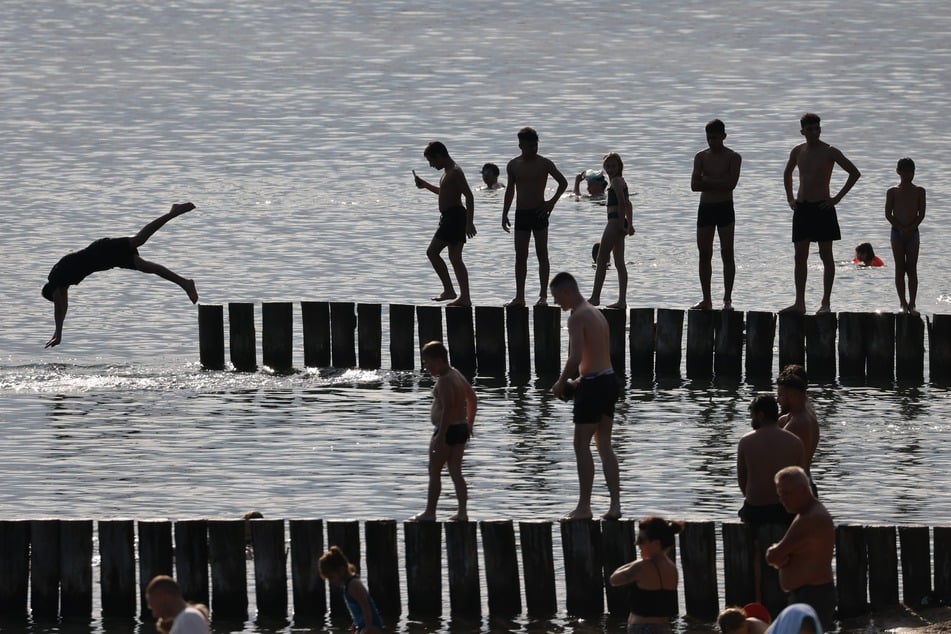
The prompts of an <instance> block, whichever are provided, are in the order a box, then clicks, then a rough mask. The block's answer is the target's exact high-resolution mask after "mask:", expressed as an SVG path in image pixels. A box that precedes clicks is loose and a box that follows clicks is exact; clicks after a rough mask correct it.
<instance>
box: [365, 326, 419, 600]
mask: <svg viewBox="0 0 951 634" xmlns="http://www.w3.org/2000/svg"><path fill="white" fill-rule="evenodd" d="M410 341H412V338H411V339H410ZM363 534H364V541H365V543H366V550H367V565H366V570H367V572H366V575H367V589H368V590H369V592H370V596H372V597H373V600H374V601H376V607H377V608H379V610H380V615H381V616H382V617H383V618H384V619H395V618H396V617H397V616H399V615H400V613H401V612H402V607H401V605H400V573H399V559H398V557H397V554H396V551H397V543H396V522H395V521H394V520H367V521H366V522H364V524H363Z"/></svg>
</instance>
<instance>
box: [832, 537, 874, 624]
mask: <svg viewBox="0 0 951 634" xmlns="http://www.w3.org/2000/svg"><path fill="white" fill-rule="evenodd" d="M835 589H836V598H837V601H836V602H837V603H838V607H837V608H836V614H837V615H838V618H840V619H843V618H846V619H847V618H852V617H854V616H860V615H862V614H866V613H867V612H868V601H867V600H866V595H867V590H868V554H867V550H866V548H865V532H864V530H863V528H862V527H861V526H859V525H856V524H839V525H838V526H836V529H835Z"/></svg>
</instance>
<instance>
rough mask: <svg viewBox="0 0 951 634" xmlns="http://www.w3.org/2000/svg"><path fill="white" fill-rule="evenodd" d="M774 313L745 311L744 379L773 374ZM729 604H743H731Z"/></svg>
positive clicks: (758, 378)
mask: <svg viewBox="0 0 951 634" xmlns="http://www.w3.org/2000/svg"><path fill="white" fill-rule="evenodd" d="M775 340H776V315H774V314H773V313H764V312H760V311H750V312H748V313H746V380H747V382H754V381H758V380H769V379H771V378H772V376H773V342H774V341H775ZM727 603H728V604H730V605H743V604H742V603H740V604H731V603H730V600H729V599H727Z"/></svg>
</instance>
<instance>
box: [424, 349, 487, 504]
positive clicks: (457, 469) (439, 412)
mask: <svg viewBox="0 0 951 634" xmlns="http://www.w3.org/2000/svg"><path fill="white" fill-rule="evenodd" d="M420 358H421V360H422V362H423V366H424V367H425V368H426V369H427V370H429V373H430V374H432V375H433V377H435V379H436V385H435V386H434V387H433V406H432V412H431V419H432V423H433V426H434V428H435V429H434V430H433V437H432V439H431V440H430V442H429V491H428V493H427V495H426V510H425V511H423V512H422V513H419V514H418V515H414V516H413V517H411V518H410V519H411V520H416V521H426V522H431V521H435V519H436V503H437V502H438V501H439V494H440V492H441V491H442V468H443V467H444V466H445V465H446V464H447V463H448V465H449V476H450V477H451V478H452V484H453V486H454V487H455V489H456V499H457V501H458V502H459V510H458V511H457V512H456V514H455V515H453V516H451V517H450V518H449V521H450V522H455V521H460V522H465V521H467V520H468V519H469V515H468V512H467V508H466V505H467V503H468V501H469V490H468V488H467V487H466V480H465V478H464V477H463V476H462V454H463V452H464V451H465V449H466V442H468V441H469V437H470V436H471V435H472V426H473V424H475V415H476V395H475V392H474V391H473V389H472V386H471V385H470V384H469V381H467V380H466V377H464V376H462V373H461V372H459V370H457V369H455V368H454V367H452V366H451V365H449V354H448V352H447V351H446V347H445V346H444V345H443V344H442V342H440V341H430V342H429V343H427V344H426V345H425V346H423V349H422V351H421V352H420Z"/></svg>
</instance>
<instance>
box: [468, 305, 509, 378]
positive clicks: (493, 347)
mask: <svg viewBox="0 0 951 634" xmlns="http://www.w3.org/2000/svg"><path fill="white" fill-rule="evenodd" d="M475 334H476V364H477V365H478V368H479V374H481V375H482V376H492V377H503V376H505V309H503V308H502V307H501V306H476V309H475Z"/></svg>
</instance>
